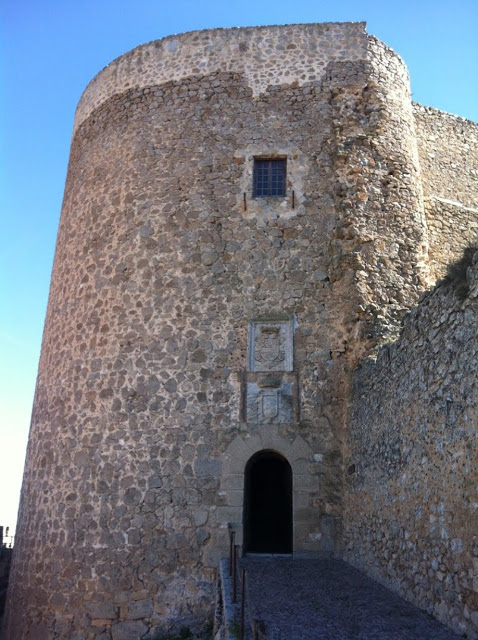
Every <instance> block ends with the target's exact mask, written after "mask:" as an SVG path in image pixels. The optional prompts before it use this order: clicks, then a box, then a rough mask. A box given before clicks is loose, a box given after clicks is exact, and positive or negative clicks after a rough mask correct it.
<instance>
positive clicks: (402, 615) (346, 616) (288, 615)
mask: <svg viewBox="0 0 478 640" xmlns="http://www.w3.org/2000/svg"><path fill="white" fill-rule="evenodd" d="M241 565H242V566H243V567H244V568H245V569H246V571H247V586H248V596H249V609H250V611H249V615H250V618H251V619H258V620H262V621H263V622H264V623H265V625H266V629H267V637H268V638H271V639H272V640H375V639H377V640H378V639H380V640H457V639H458V638H461V636H458V635H456V634H455V633H453V632H452V631H451V630H450V629H448V627H446V626H444V625H442V624H440V623H439V622H438V621H437V620H435V619H434V618H432V617H431V616H430V615H428V614H427V613H425V612H424V611H422V610H421V609H417V608H416V607H414V606H413V605H411V604H409V603H408V602H406V601H405V600H403V599H402V598H400V597H399V596H397V595H395V594H394V593H392V592H391V591H389V590H388V589H386V588H385V587H382V586H381V585H380V584H378V583H377V582H375V581H374V580H371V579H370V578H368V577H366V576H365V575H364V574H363V573H361V572H360V571H357V569H354V568H353V567H351V566H350V565H348V564H347V563H345V562H342V561H341V560H335V559H331V558H324V559H320V560H296V559H291V558H244V559H243V560H242V561H241Z"/></svg>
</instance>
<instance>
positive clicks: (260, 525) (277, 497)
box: [244, 451, 292, 553]
mask: <svg viewBox="0 0 478 640" xmlns="http://www.w3.org/2000/svg"><path fill="white" fill-rule="evenodd" d="M244 552H245V553H292V469H291V466H290V464H289V463H288V462H287V460H286V459H285V458H284V457H283V456H281V455H280V454H278V453H276V452H275V451H259V453H256V454H255V455H253V456H252V458H250V460H249V462H248V463H247V465H246V470H245V478H244Z"/></svg>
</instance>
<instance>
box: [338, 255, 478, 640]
mask: <svg viewBox="0 0 478 640" xmlns="http://www.w3.org/2000/svg"><path fill="white" fill-rule="evenodd" d="M468 276H469V283H470V292H469V295H468V297H467V298H466V299H465V300H463V301H462V300H460V299H457V297H456V295H455V293H454V288H453V286H451V285H442V286H440V287H438V288H437V289H436V290H434V291H433V292H431V293H427V294H425V295H424V296H423V298H422V300H421V302H420V304H419V305H418V307H417V308H415V309H413V311H412V312H411V313H410V314H409V315H408V316H407V317H406V319H405V323H404V327H403V330H402V332H401V335H400V338H399V340H398V341H397V342H395V343H393V344H390V345H388V346H387V347H384V348H383V349H382V350H381V351H380V353H379V357H378V359H377V361H376V362H373V361H368V362H365V363H364V364H363V366H361V367H360V368H359V369H358V370H357V372H356V375H355V380H354V388H353V393H352V396H351V399H350V402H351V405H350V406H351V410H350V423H349V434H348V449H349V451H348V462H347V465H348V471H346V491H345V505H344V522H345V524H344V545H345V550H344V557H345V559H346V560H348V561H349V562H351V563H352V564H354V565H356V566H357V567H359V568H361V569H363V570H365V571H366V572H367V573H369V574H371V575H372V576H373V577H374V578H376V579H378V580H379V581H381V582H383V583H385V584H386V585H388V586H390V587H391V588H393V589H395V590H397V591H398V592H399V593H400V594H401V595H402V596H404V597H405V598H406V599H408V600H411V601H413V602H415V603H416V604H418V605H419V606H421V607H423V608H425V609H427V610H429V611H430V612H431V613H433V614H434V615H435V616H437V617H438V618H439V619H440V620H442V621H443V622H445V623H447V624H449V625H451V626H452V627H453V628H455V629H456V630H457V631H459V632H466V633H467V634H468V636H467V637H468V638H472V639H476V638H478V529H477V526H476V523H477V520H478V500H477V486H478V383H477V377H476V369H477V365H478V322H477V318H478V254H476V255H475V264H474V266H473V268H470V269H469V270H468Z"/></svg>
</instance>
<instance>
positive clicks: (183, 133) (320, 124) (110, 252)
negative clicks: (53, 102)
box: [7, 23, 428, 640]
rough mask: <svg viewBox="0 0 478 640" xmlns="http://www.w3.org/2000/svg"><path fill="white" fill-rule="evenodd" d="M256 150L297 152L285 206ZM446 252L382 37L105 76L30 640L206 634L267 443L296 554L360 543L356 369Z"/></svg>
mask: <svg viewBox="0 0 478 640" xmlns="http://www.w3.org/2000/svg"><path fill="white" fill-rule="evenodd" d="M257 157H263V158H264V157H267V158H271V157H273V158H286V161H287V178H286V183H287V184H286V195H285V196H284V197H279V198H273V197H265V198H254V197H253V192H252V181H253V168H254V162H255V158H257ZM427 247H428V237H427V228H426V220H425V216H424V207H423V193H422V186H421V182H420V167H419V159H418V149H417V144H416V134H415V120H414V117H413V112H412V107H411V102H410V92H409V81H408V73H407V71H406V68H405V66H404V64H403V62H402V61H401V60H400V58H399V57H398V56H397V55H396V54H395V53H394V52H392V51H391V50H390V49H388V48H387V47H386V46H385V45H383V44H382V43H380V42H379V41H377V40H376V39H375V38H369V37H367V35H366V33H365V30H364V25H363V24H362V23H357V24H350V23H347V24H342V25H336V24H329V25H288V26H283V27H260V28H257V29H255V28H254V29H252V28H251V29H233V30H210V31H205V32H199V33H197V32H196V33H190V34H184V35H181V36H174V37H170V38H166V39H164V40H162V41H158V42H153V43H150V44H148V45H144V46H143V47H139V48H138V49H135V50H133V51H132V52H130V53H128V54H125V56H122V57H121V58H119V59H118V60H116V61H115V62H113V63H112V64H111V65H109V66H108V67H106V69H104V70H103V71H102V72H101V73H100V74H99V75H98V76H97V77H96V78H95V79H94V80H93V81H92V83H91V84H90V85H89V87H88V88H87V89H86V91H85V93H84V95H83V97H82V99H81V101H80V104H79V107H78V111H77V115H76V120H75V134H74V137H73V142H72V147H71V156H70V163H69V169H68V177H67V184H66V189H65V198H64V204H63V210H62V216H61V222H60V229H59V235H58V242H57V250H56V256H55V263H54V269H53V275H52V285H51V291H50V300H49V306H48V312H47V320H46V325H45V333H44V340H43V346H42V354H41V360H40V367H39V375H38V380H37V390H36V396H35V404H34V412H33V419H32V427H31V435H30V441H29V448H28V453H27V463H26V468H25V476H24V485H23V491H22V502H21V507H20V520H19V525H18V535H17V547H16V553H15V559H14V565H13V569H12V588H11V590H10V594H9V604H8V607H7V609H8V611H7V639H8V640H18V639H20V638H21V640H37V639H38V638H41V640H43V638H44V637H48V638H49V639H50V638H51V640H60V638H65V637H68V638H70V637H71V638H73V637H74V638H75V640H100V639H101V640H130V639H131V640H133V639H136V638H137V637H139V636H141V635H144V634H145V633H155V632H162V631H164V630H166V629H173V628H178V627H180V626H183V625H185V624H186V625H191V626H192V627H193V628H195V629H197V628H198V627H199V626H200V624H201V623H203V622H204V621H205V620H206V618H207V616H208V615H209V613H210V610H211V605H212V600H213V591H214V587H213V583H214V574H215V569H216V567H217V563H218V559H219V557H220V556H221V555H224V554H225V553H227V548H228V540H227V531H228V525H229V524H232V525H233V526H234V527H235V528H236V530H237V533H238V539H239V540H241V535H242V524H243V506H244V496H243V491H244V474H245V468H246V465H247V462H248V460H249V459H250V458H251V457H252V456H253V455H254V454H256V453H258V452H259V451H263V450H272V451H274V452H276V453H279V454H281V455H282V456H283V457H285V458H286V459H287V461H288V462H289V463H290V467H291V469H292V474H293V551H294V553H296V554H313V553H317V552H322V551H331V550H336V551H339V552H340V549H341V540H342V536H341V532H342V522H343V503H342V495H343V473H342V470H343V459H342V456H343V446H344V442H345V431H344V429H345V423H346V409H347V402H348V396H347V393H348V383H349V382H348V381H349V372H350V367H353V366H355V365H356V363H357V362H359V361H360V360H361V359H362V358H363V357H364V356H366V355H367V354H368V353H369V352H370V350H372V349H374V348H375V347H377V346H378V345H380V344H381V343H383V342H384V341H387V340H390V339H391V338H392V337H393V336H394V335H396V333H397V331H398V327H399V323H400V319H401V318H402V316H403V314H404V312H405V311H406V310H407V309H408V308H410V306H412V305H413V304H414V303H415V302H416V300H417V299H418V296H419V293H420V292H421V291H422V290H423V288H424V286H425V281H426V275H427V271H426V264H425V258H426V251H427ZM266 325H267V326H266ZM260 327H263V328H264V327H265V328H266V329H267V332H268V334H267V335H269V338H270V339H272V340H276V339H277V340H279V342H277V343H274V344H276V346H277V344H279V347H280V348H279V349H278V351H277V354H276V356H277V360H278V361H280V363H279V364H280V366H279V365H278V367H276V368H274V366H273V364H270V366H269V365H268V367H267V366H266V368H265V369H261V368H260V367H255V365H254V358H255V355H254V354H255V351H254V350H255V348H256V347H257V348H258V350H259V351H260V349H264V350H265V351H264V354H265V355H264V354H263V355H264V357H266V356H267V357H266V359H267V358H270V357H272V356H273V353H272V352H273V351H274V349H275V347H273V349H272V352H271V349H270V343H269V347H267V348H268V349H269V351H268V352H267V353H268V355H267V354H266V351H267V349H266V347H264V345H262V346H260V345H259V342H258V343H257V344H256V342H255V340H256V339H255V337H254V336H255V335H256V333H255V332H257V335H259V333H260ZM267 332H266V333H267ZM271 336H272V338H271ZM274 336H276V337H275V338H274ZM264 340H266V338H264ZM281 341H282V342H281ZM258 345H259V346H258ZM259 347H260V348H259ZM271 353H272V356H271ZM261 357H262V356H261ZM274 357H275V356H274ZM286 363H287V366H286Z"/></svg>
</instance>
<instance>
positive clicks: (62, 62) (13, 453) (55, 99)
mask: <svg viewBox="0 0 478 640" xmlns="http://www.w3.org/2000/svg"><path fill="white" fill-rule="evenodd" d="M0 20H1V21H0V43H1V44H0V60H1V62H2V64H1V65H0V139H1V151H0V198H1V200H0V217H1V226H0V233H1V235H0V238H1V245H0V246H1V249H0V487H1V490H0V525H7V526H11V527H14V524H15V520H16V510H17V502H18V493H19V489H20V483H21V473H22V467H23V459H24V449H25V443H26V438H27V433H28V428H29V421H30V413H31V404H32V399H33V391H34V386H35V377H36V369H37V365H38V358H39V352H40V343H41V335H42V328H43V321H44V316H45V310H46V302H47V296H48V286H49V278H50V271H51V265H52V260H53V253H54V246H55V237H56V229H57V225H58V219H59V214H60V209H61V201H62V196H63V186H64V181H65V175H66V169H67V163H68V153H69V144H70V139H71V131H72V123H73V116H74V112H75V108H76V104H77V102H78V100H79V98H80V95H81V93H82V91H83V89H84V88H85V86H86V85H87V83H88V82H89V81H90V80H91V78H92V77H93V76H94V75H96V73H98V71H100V70H101V69H102V68H103V67H104V66H105V65H106V64H108V63H109V62H110V61H111V60H113V59H114V58H116V57H117V56H119V55H121V54H122V53H124V52H126V51H128V50H129V49H132V48H133V47H135V46H137V45H139V44H142V43H144V42H148V41H150V40H155V39H157V38H161V37H163V36H167V35H170V34H173V33H181V32H183V31H190V30H194V29H205V28H209V27H231V26H248V25H260V24H285V23H300V22H328V21H333V22H335V21H362V20H364V21H366V22H367V30H368V32H369V33H372V34H374V35H376V36H377V37H379V38H380V39H381V40H383V41H384V42H386V43H387V44H388V45H389V46H391V47H392V48H393V49H395V51H397V52H398V53H399V54H400V55H401V56H402V58H403V59H404V60H405V62H406V64H407V66H408V69H409V71H410V76H411V82H412V92H413V99H414V100H416V101H418V102H421V103H422V104H426V105H430V106H433V107H436V108H439V109H443V110H445V111H449V112H451V113H454V114H456V115H460V116H463V117H466V118H470V119H472V120H475V121H478V1H477V0H449V1H443V0H435V1H429V0H415V1H414V2H412V1H411V0H400V1H396V0H388V2H385V1H383V0H382V1H378V0H377V1H371V0H362V1H357V0H334V1H328V2H324V1H321V0H315V1H312V0H293V1H292V2H286V1H284V0H273V1H272V0H260V1H257V0H242V1H241V2H227V1H225V0H223V1H222V2H218V1H216V0H203V1H199V0H197V1H194V0H175V1H174V2H171V1H166V0H135V1H134V2H133V0H129V1H127V0H114V1H110V0H78V1H77V2H75V1H74V0H3V4H2V7H1V8H0Z"/></svg>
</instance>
